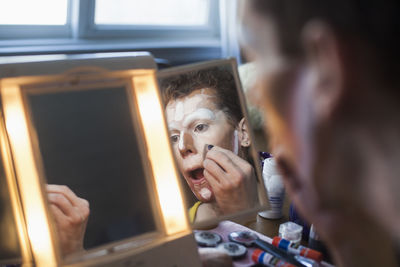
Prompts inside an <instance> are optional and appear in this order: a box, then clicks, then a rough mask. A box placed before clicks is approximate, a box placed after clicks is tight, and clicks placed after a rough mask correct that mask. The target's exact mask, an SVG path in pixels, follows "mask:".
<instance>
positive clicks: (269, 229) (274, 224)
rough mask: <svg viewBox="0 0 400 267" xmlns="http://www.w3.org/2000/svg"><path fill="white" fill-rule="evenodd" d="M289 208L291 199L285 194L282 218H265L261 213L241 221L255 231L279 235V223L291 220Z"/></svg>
mask: <svg viewBox="0 0 400 267" xmlns="http://www.w3.org/2000/svg"><path fill="white" fill-rule="evenodd" d="M289 208H290V200H289V198H288V197H287V196H285V200H284V202H283V208H282V214H283V216H282V218H280V219H265V218H263V217H261V216H259V215H255V216H252V217H250V218H247V219H243V220H241V221H239V222H238V223H240V224H241V225H243V226H246V227H248V228H250V229H252V230H254V231H257V232H259V233H260V234H263V235H265V236H268V237H271V238H272V237H274V236H277V235H279V225H280V224H282V223H285V222H287V221H289Z"/></svg>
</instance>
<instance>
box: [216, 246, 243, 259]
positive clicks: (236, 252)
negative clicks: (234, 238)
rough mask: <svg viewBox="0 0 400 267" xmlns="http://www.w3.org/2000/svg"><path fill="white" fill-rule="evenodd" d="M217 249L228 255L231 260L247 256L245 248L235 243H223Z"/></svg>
mask: <svg viewBox="0 0 400 267" xmlns="http://www.w3.org/2000/svg"><path fill="white" fill-rule="evenodd" d="M217 249H218V250H220V251H223V252H225V253H226V254H228V255H229V256H230V257H231V258H232V259H234V260H237V259H241V258H243V257H244V256H245V255H246V254H247V248H246V247H245V246H243V245H241V244H238V243H235V242H224V243H221V244H219V245H218V246H217Z"/></svg>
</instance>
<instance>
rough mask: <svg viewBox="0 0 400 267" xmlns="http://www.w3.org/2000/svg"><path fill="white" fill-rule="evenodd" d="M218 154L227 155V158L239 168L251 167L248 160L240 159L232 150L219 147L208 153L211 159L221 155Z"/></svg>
mask: <svg viewBox="0 0 400 267" xmlns="http://www.w3.org/2000/svg"><path fill="white" fill-rule="evenodd" d="M218 152H221V153H223V154H225V156H226V157H228V158H229V160H230V161H231V162H232V163H233V164H234V165H236V166H237V167H239V168H246V166H247V165H249V162H248V161H247V160H245V159H243V158H241V157H239V156H238V155H236V154H235V153H233V152H232V151H231V150H229V149H224V148H222V147H219V146H214V147H213V148H212V149H211V150H209V153H207V155H208V154H209V156H210V157H216V156H217V157H218V155H219V154H218ZM207 155H206V156H207Z"/></svg>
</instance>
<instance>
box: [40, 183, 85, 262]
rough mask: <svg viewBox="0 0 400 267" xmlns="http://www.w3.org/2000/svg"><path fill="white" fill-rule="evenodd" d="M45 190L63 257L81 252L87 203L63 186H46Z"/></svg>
mask: <svg viewBox="0 0 400 267" xmlns="http://www.w3.org/2000/svg"><path fill="white" fill-rule="evenodd" d="M46 189H47V196H48V200H49V203H50V210H51V212H52V214H53V218H54V221H55V223H56V226H57V232H58V237H59V239H60V243H61V244H60V246H61V251H62V253H63V255H68V254H72V253H74V252H78V251H80V250H83V249H84V248H83V238H84V235H85V230H86V224H87V221H88V218H89V213H90V211H89V202H88V201H87V200H85V199H83V198H79V197H78V196H76V195H75V193H74V192H72V191H71V189H69V188H68V187H67V186H65V185H47V187H46Z"/></svg>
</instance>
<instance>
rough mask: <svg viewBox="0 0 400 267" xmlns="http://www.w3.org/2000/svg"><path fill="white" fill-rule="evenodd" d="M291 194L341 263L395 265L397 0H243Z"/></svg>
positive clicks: (399, 223) (246, 30)
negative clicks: (393, 240)
mask: <svg viewBox="0 0 400 267" xmlns="http://www.w3.org/2000/svg"><path fill="white" fill-rule="evenodd" d="M240 4H241V6H240V7H239V20H240V31H241V33H240V35H241V42H242V46H243V49H244V51H245V54H246V56H247V58H248V59H249V60H255V61H256V64H257V67H258V77H259V79H258V80H259V82H258V87H257V88H255V89H254V90H253V91H252V92H251V93H250V97H251V98H252V99H253V101H254V102H255V103H256V104H257V105H258V106H259V107H260V108H261V109H262V110H263V112H264V114H265V116H266V117H267V121H268V125H267V126H266V127H267V128H268V131H269V133H270V134H271V136H272V137H271V145H272V149H273V151H272V153H273V154H274V156H275V158H276V160H277V162H278V165H279V167H280V170H281V171H282V173H283V174H284V182H285V186H286V189H287V191H288V192H289V194H290V196H291V198H292V199H293V201H294V202H295V204H296V207H298V209H299V210H300V212H301V214H302V215H303V216H304V217H305V218H306V219H307V220H308V221H309V222H310V223H313V224H314V225H315V226H316V228H317V231H318V233H319V234H320V235H321V236H322V238H323V240H324V241H325V242H326V243H327V245H328V247H329V249H330V251H331V253H332V255H333V257H334V260H335V263H336V264H338V265H340V266H394V265H396V263H395V256H394V250H393V244H392V240H391V238H394V239H395V240H397V241H395V242H398V241H399V240H400V194H398V191H399V189H400V179H399V176H400V167H399V166H400V165H399V164H398V159H399V158H400V141H399V136H400V123H399V119H398V118H399V115H400V105H399V104H400V103H399V102H400V97H399V96H400V91H399V90H398V89H399V88H398V87H399V85H398V83H399V81H398V76H397V75H396V74H397V73H398V72H399V69H400V68H399V62H400V60H399V50H398V48H399V47H400V45H399V41H398V39H399V38H398V34H399V29H400V26H399V20H398V18H397V17H398V14H399V11H400V8H399V3H398V1H377V0H376V1H374V0H371V1H367V0H365V1H356V0H326V1H318V0H298V1H289V0H244V1H241V2H240Z"/></svg>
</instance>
